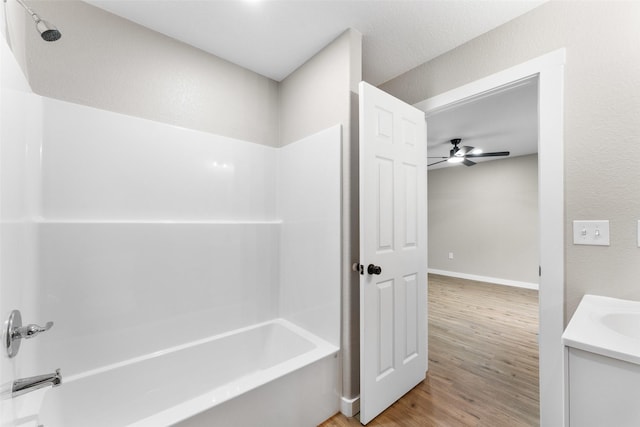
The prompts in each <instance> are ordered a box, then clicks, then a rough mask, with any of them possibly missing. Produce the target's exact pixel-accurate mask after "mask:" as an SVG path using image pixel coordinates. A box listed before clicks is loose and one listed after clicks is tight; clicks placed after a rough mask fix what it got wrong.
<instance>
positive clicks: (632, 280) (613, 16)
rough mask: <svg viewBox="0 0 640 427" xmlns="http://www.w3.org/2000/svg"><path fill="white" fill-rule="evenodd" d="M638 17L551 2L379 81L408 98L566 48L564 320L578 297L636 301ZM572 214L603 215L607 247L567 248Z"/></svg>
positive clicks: (639, 5) (635, 6)
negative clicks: (607, 227)
mask: <svg viewBox="0 0 640 427" xmlns="http://www.w3.org/2000/svg"><path fill="white" fill-rule="evenodd" d="M638 22H640V2H624V1H620V2H617V1H616V2H598V1H584V2H582V1H581V2H564V1H553V0H552V1H550V2H547V3H545V4H543V5H542V6H540V7H538V8H536V9H534V10H532V11H531V12H529V13H527V14H525V15H522V16H520V17H518V18H516V19H514V20H513V21H511V22H508V23H507V24H505V25H503V26H501V27H499V28H497V29H495V30H493V31H490V32H488V33H486V34H484V35H482V36H480V37H478V38H476V39H474V40H472V41H470V42H468V43H466V44H464V45H462V46H460V47H458V48H456V49H454V50H452V51H450V52H447V53H445V54H443V55H441V56H440V57H438V58H436V59H434V60H432V61H430V62H427V63H426V64H423V65H421V66H419V67H417V68H415V69H413V70H411V71H409V72H407V73H405V74H403V75H401V76H399V77H397V78H395V79H393V80H391V81H389V82H387V83H385V84H384V85H382V86H381V87H382V89H383V90H386V91H388V92H390V93H392V94H394V95H395V96H398V97H400V98H401V99H403V100H405V101H407V102H409V103H415V102H418V101H422V100H424V99H427V98H430V97H432V96H434V95H437V94H440V93H444V92H446V91H447V90H450V89H453V88H455V87H458V86H461V85H463V84H466V83H469V82H471V81H474V80H477V79H479V78H481V77H484V76H487V75H490V74H492V73H495V72H498V71H501V70H504V69H506V68H509V67H511V66H514V65H517V64H520V63H523V62H525V61H527V60H529V59H532V58H535V57H537V56H540V55H542V54H545V53H547V52H551V51H553V50H556V49H558V48H562V47H565V48H566V54H567V59H566V67H565V92H564V100H565V104H564V149H565V158H564V173H565V188H564V190H565V242H566V250H565V272H566V284H565V288H566V292H565V295H566V318H567V319H568V318H570V317H571V315H572V313H573V311H574V310H575V308H576V306H577V305H578V303H579V301H580V299H581V297H582V295H583V294H585V293H593V294H599V295H605V296H611V297H618V298H627V299H634V300H640V287H638V286H637V278H638V276H640V263H639V262H638V254H639V251H640V249H639V248H638V245H637V221H638V219H640V214H638V212H640V195H639V194H640V193H638V192H637V191H634V190H633V188H634V185H635V184H636V183H638V182H640V168H638V167H637V162H636V159H637V158H638V157H640V144H638V143H637V141H638V140H640V121H638V117H640V102H638V94H639V93H640V79H638V75H639V73H640V50H639V49H637V46H638V45H639V44H640V26H639V25H638ZM620 153H624V155H620ZM577 219H608V220H610V225H611V246H610V247H593V246H574V245H573V244H572V241H573V239H572V236H571V232H572V227H571V222H572V221H573V220H577Z"/></svg>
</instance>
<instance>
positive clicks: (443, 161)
mask: <svg viewBox="0 0 640 427" xmlns="http://www.w3.org/2000/svg"><path fill="white" fill-rule="evenodd" d="M447 159H448V157H445V159H444V160H440V161H439V162H435V163H431V164H430V165H427V167H429V166H433V165H437V164H438V163H442V162H446V161H447Z"/></svg>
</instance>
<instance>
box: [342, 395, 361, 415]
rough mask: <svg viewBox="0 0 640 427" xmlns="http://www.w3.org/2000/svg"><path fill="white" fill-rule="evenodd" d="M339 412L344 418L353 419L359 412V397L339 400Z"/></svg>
mask: <svg viewBox="0 0 640 427" xmlns="http://www.w3.org/2000/svg"><path fill="white" fill-rule="evenodd" d="M340 412H341V413H342V415H344V416H345V417H353V416H354V415H355V414H357V413H358V412H360V396H358V397H354V398H353V399H347V398H345V397H341V398H340Z"/></svg>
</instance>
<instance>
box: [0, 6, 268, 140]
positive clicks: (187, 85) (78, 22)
mask: <svg viewBox="0 0 640 427" xmlns="http://www.w3.org/2000/svg"><path fill="white" fill-rule="evenodd" d="M29 3H30V4H31V5H32V6H33V7H34V8H35V9H36V11H37V12H38V13H39V14H40V15H41V16H42V17H43V18H45V19H47V20H48V21H51V22H52V23H54V24H55V25H56V26H57V27H58V28H60V30H61V31H62V38H61V39H60V40H58V41H56V42H54V43H47V42H44V41H43V40H42V39H41V38H40V36H39V35H38V33H37V32H36V31H35V29H34V26H33V21H32V19H31V17H30V16H29V15H28V14H27V13H26V12H25V11H24V10H23V9H22V8H21V7H20V6H19V5H18V4H17V3H16V2H15V1H9V2H7V3H3V4H2V5H0V6H4V7H5V9H6V11H7V20H6V23H3V24H4V25H6V26H7V27H8V34H7V32H6V31H5V35H7V40H8V41H9V43H10V45H11V47H12V50H13V52H14V54H15V56H16V57H17V59H18V61H19V62H20V65H21V66H22V68H23V70H24V71H25V74H26V75H27V77H28V80H29V83H30V84H31V87H32V89H33V91H34V92H36V93H37V94H39V95H43V96H48V97H51V98H56V99H61V100H64V101H70V102H74V103H78V104H83V105H88V106H92V107H96V108H101V109H104V110H110V111H116V112H119V113H124V114H129V115H132V116H137V117H143V118H147V119H151V120H156V121H160V122H164V123H170V124H174V125H178V126H183V127H187V128H192V129H198V130H202V131H206V132H212V133H215V134H218V135H223V136H228V137H231V138H238V139H243V140H247V141H252V142H256V143H260V144H265V145H271V146H278V145H279V135H278V83H277V82H275V81H273V80H271V79H268V78H266V77H263V76H261V75H259V74H256V73H254V72H252V71H248V70H246V69H244V68H242V67H239V66H237V65H234V64H231V63H230V62H227V61H224V60H222V59H220V58H218V57H216V56H213V55H211V54H208V53H206V52H204V51H201V50H199V49H196V48H194V47H191V46H189V45H187V44H185V43H182V42H179V41H176V40H174V39H172V38H170V37H167V36H164V35H162V34H160V33H157V32H155V31H151V30H149V29H147V28H145V27H142V26H140V25H138V24H135V23H133V22H131V21H128V20H125V19H123V18H120V17H118V16H116V15H113V14H111V13H109V12H106V11H103V10H102V9H99V8H96V7H94V6H91V5H89V4H87V3H83V2H80V1H40V2H29Z"/></svg>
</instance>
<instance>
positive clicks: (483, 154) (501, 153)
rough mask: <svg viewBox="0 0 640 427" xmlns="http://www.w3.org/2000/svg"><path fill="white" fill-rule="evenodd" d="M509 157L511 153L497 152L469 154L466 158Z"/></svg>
mask: <svg viewBox="0 0 640 427" xmlns="http://www.w3.org/2000/svg"><path fill="white" fill-rule="evenodd" d="M508 155H509V151H496V152H493V153H480V154H467V155H466V156H465V157H500V156H508Z"/></svg>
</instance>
